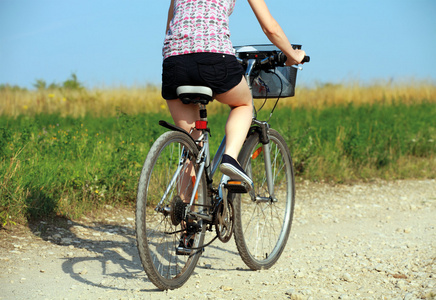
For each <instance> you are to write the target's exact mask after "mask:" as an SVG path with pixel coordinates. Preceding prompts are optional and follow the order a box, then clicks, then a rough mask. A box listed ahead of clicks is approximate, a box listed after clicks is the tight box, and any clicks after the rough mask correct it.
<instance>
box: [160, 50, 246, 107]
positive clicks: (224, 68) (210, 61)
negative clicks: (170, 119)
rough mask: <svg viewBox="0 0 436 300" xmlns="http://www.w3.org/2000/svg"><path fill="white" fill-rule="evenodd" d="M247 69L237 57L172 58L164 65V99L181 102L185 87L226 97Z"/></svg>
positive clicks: (203, 55) (200, 54)
mask: <svg viewBox="0 0 436 300" xmlns="http://www.w3.org/2000/svg"><path fill="white" fill-rule="evenodd" d="M243 74H244V68H242V66H241V64H240V63H239V62H238V61H237V60H236V57H235V56H233V55H227V54H220V53H193V54H184V55H177V56H170V57H168V58H166V59H165V60H164V61H163V64H162V97H163V98H164V99H166V100H172V99H177V98H178V97H177V93H176V89H177V87H179V86H181V85H197V86H198V85H200V86H208V87H210V88H211V89H212V91H213V92H214V93H215V94H222V93H224V92H227V91H229V90H231V89H232V88H234V87H235V86H237V85H238V84H239V83H240V82H241V80H242V76H243Z"/></svg>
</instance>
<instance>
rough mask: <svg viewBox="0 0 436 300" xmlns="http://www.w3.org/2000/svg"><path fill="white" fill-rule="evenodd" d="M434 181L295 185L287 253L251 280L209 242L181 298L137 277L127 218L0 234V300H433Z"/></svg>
mask: <svg viewBox="0 0 436 300" xmlns="http://www.w3.org/2000/svg"><path fill="white" fill-rule="evenodd" d="M435 227H436V181H435V180H421V181H415V180H407V181H394V182H382V181H377V182H375V183H370V184H367V183H365V184H363V183H361V184H355V185H336V186H331V185H326V184H314V183H308V182H303V183H299V184H298V186H297V205H296V210H295V216H294V223H293V227H292V231H291V236H290V239H289V241H288V245H287V247H286V249H285V251H284V253H283V255H282V257H281V258H280V260H279V261H278V263H277V264H276V265H275V266H274V267H273V268H271V269H270V270H264V271H258V272H253V271H250V270H248V269H247V267H246V266H245V265H244V263H243V262H242V261H241V259H240V257H239V256H238V253H237V251H236V247H235V245H234V241H233V240H232V241H230V242H229V243H227V244H222V243H220V242H215V243H214V244H212V246H210V247H208V248H207V249H206V251H205V253H204V255H203V257H202V258H200V261H199V265H198V266H197V268H196V270H195V272H194V274H193V276H192V277H191V278H190V280H189V281H188V282H187V283H186V284H185V285H184V286H183V287H182V288H180V289H178V290H175V291H167V292H161V291H158V290H157V289H156V288H155V287H154V286H153V285H152V284H151V283H150V282H149V281H148V279H147V277H146V275H145V273H144V272H143V270H142V268H141V264H140V262H139V258H138V255H137V250H136V246H135V238H134V214H133V211H119V210H118V209H115V208H112V209H110V208H108V209H107V210H106V211H105V212H103V213H102V214H101V215H100V216H99V217H95V218H93V219H87V218H84V219H82V220H81V221H59V222H57V223H56V224H55V225H54V224H49V223H45V222H39V223H38V224H35V225H34V226H32V228H31V229H28V228H15V229H14V230H13V231H6V230H2V231H0V269H1V273H0V299H100V298H101V299H162V298H166V299H407V300H409V299H436V228H435Z"/></svg>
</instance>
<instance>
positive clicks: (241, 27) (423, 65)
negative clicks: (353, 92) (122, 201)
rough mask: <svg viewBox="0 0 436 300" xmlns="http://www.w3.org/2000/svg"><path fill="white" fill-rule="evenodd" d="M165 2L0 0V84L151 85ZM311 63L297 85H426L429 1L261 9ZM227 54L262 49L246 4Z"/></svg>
mask: <svg viewBox="0 0 436 300" xmlns="http://www.w3.org/2000/svg"><path fill="white" fill-rule="evenodd" d="M169 2H170V1H169V0H125V1H121V0H117V1H114V0H61V1H59V0H0V84H2V83H3V84H4V83H9V84H13V85H19V86H22V87H27V88H32V84H33V83H35V81H36V80H37V79H43V80H45V81H46V82H47V83H52V82H56V83H61V82H63V81H64V80H66V79H67V78H68V77H69V76H70V75H71V74H72V73H73V72H74V73H76V75H77V76H78V79H79V81H81V82H82V83H84V84H85V86H87V87H105V86H114V87H117V86H128V87H129V86H143V85H146V84H147V83H157V84H158V83H159V81H160V74H161V46H162V41H163V37H164V31H165V25H166V14H167V10H168V5H169ZM267 3H268V5H269V8H270V11H271V12H272V14H273V16H274V17H275V18H276V19H277V20H278V21H279V23H280V25H281V26H282V27H283V29H284V30H285V32H286V33H287V35H288V37H289V39H290V40H291V42H293V43H297V44H302V45H303V49H305V50H306V51H307V53H308V54H309V55H310V56H311V58H312V61H311V63H309V64H307V65H305V66H304V71H303V72H300V73H299V75H298V82H299V83H303V84H307V85H310V84H311V83H316V82H321V83H327V82H332V83H336V82H347V81H357V80H358V81H360V82H363V83H372V82H374V81H377V80H391V79H393V80H394V81H405V80H409V79H410V78H414V79H417V80H421V79H423V80H432V81H433V82H435V81H436V55H435V53H436V17H435V16H436V1H435V0H352V1H351V0H342V1H335V0H332V1H326V0H303V1H294V0H268V1H267ZM230 28H231V31H232V40H233V43H234V45H244V44H263V43H269V42H268V40H267V38H266V37H265V36H264V34H263V33H262V31H261V30H260V27H259V25H258V23H257V21H256V19H255V18H254V16H253V13H252V12H251V10H250V8H249V6H248V4H247V1H245V0H238V1H237V4H236V9H235V12H234V14H233V15H232V16H231V19H230Z"/></svg>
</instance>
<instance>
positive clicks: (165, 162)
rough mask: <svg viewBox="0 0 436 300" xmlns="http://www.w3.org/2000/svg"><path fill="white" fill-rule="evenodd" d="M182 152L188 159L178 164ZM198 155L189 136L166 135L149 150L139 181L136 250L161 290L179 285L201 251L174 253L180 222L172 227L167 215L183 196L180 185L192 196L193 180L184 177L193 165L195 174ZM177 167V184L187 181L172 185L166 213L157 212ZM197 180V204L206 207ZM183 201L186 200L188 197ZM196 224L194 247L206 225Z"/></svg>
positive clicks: (203, 182)
mask: <svg viewBox="0 0 436 300" xmlns="http://www.w3.org/2000/svg"><path fill="white" fill-rule="evenodd" d="M182 149H184V150H186V152H184V153H186V156H185V157H187V159H186V158H185V159H184V161H183V163H181V158H182V156H181V153H182ZM197 155H198V148H197V146H196V145H195V143H194V142H193V140H192V139H191V138H190V137H189V136H187V135H186V134H184V133H181V132H175V131H170V132H166V133H164V134H162V135H161V136H160V137H159V138H158V139H157V140H156V141H155V143H154V144H153V146H152V147H151V149H150V151H149V153H148V155H147V158H146V160H145V163H144V166H143V168H142V172H141V175H140V178H139V183H138V193H137V201H136V238H137V247H138V252H139V257H140V259H141V262H142V266H143V268H144V271H145V273H146V274H147V276H148V278H149V279H150V281H151V282H152V283H153V284H154V285H155V286H156V287H158V288H159V289H161V290H168V289H176V288H178V287H180V286H182V285H183V284H184V283H185V282H186V281H187V280H188V279H189V277H190V276H191V274H192V272H193V271H194V269H195V266H196V264H197V262H198V259H199V257H200V255H201V252H202V251H194V250H192V251H193V253H191V255H186V256H184V255H177V254H176V248H177V247H178V245H179V240H180V235H181V233H174V232H177V231H181V230H182V227H181V226H182V222H180V223H179V224H177V222H176V224H177V225H175V224H174V223H175V221H174V214H173V218H171V212H170V213H168V208H170V207H171V201H172V200H173V199H174V197H176V196H180V195H181V194H183V193H182V192H181V191H180V188H181V186H185V187H186V189H185V190H184V191H185V192H186V191H188V192H189V190H191V194H192V187H193V184H194V180H192V178H190V176H186V174H189V175H190V174H194V173H193V172H191V171H190V170H188V168H189V166H192V165H193V167H194V169H195V171H197V169H198V165H196V163H195V159H196V158H197ZM190 161H191V162H190ZM189 162H190V163H189ZM179 165H181V166H182V171H181V172H180V173H179V175H180V176H179V177H177V179H176V180H177V181H176V182H183V179H186V181H184V183H183V184H177V183H175V184H173V187H172V188H171V190H170V191H169V193H168V197H166V198H165V199H164V202H163V203H162V205H163V206H161V207H166V208H167V211H164V212H158V211H156V210H155V207H156V205H157V203H159V201H161V198H162V196H163V195H164V193H165V190H166V189H167V187H168V186H169V184H170V181H171V178H172V177H173V175H174V174H175V170H176V169H177V167H178V166H179ZM195 174H196V172H195ZM200 180H201V181H200V183H199V187H198V190H197V194H196V198H197V200H196V203H197V204H205V203H206V201H207V200H206V195H207V193H206V177H205V175H204V176H202V178H201V179H200ZM186 198H188V201H189V200H190V195H187V196H186ZM194 208H196V209H197V210H198V209H203V208H202V207H201V206H194ZM179 210H180V209H179ZM181 210H182V211H184V210H183V209H181ZM174 211H175V210H174ZM176 219H177V218H176ZM198 224H199V225H200V226H201V230H200V232H199V233H196V235H195V239H194V244H193V248H197V247H199V246H200V245H203V241H204V233H205V230H206V226H202V225H203V224H202V223H201V221H198Z"/></svg>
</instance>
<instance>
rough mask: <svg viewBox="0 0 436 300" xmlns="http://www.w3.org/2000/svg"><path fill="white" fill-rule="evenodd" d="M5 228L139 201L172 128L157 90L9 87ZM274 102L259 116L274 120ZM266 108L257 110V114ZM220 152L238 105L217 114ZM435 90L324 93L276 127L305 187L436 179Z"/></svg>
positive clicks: (1, 128) (2, 97) (3, 136)
mask: <svg viewBox="0 0 436 300" xmlns="http://www.w3.org/2000/svg"><path fill="white" fill-rule="evenodd" d="M0 104H1V105H0V222H1V223H0V225H3V226H5V225H6V224H13V223H24V222H26V220H28V219H35V218H36V219H39V218H44V217H51V216H65V217H71V218H75V217H79V216H80V215H82V214H83V213H89V212H90V211H92V210H94V209H97V208H98V207H100V206H103V205H108V204H109V205H121V204H123V205H124V204H129V203H132V204H133V203H134V201H135V196H136V184H137V179H138V176H139V172H140V170H141V168H142V164H143V162H144V159H145V157H146V155H147V152H148V150H149V148H150V146H151V144H152V143H153V142H154V140H155V139H156V138H157V137H158V136H159V135H160V134H161V133H162V132H164V131H165V129H164V128H162V127H160V126H159V125H158V121H159V120H160V119H165V120H168V121H170V120H171V118H170V116H169V115H168V113H167V111H166V106H165V103H164V101H163V100H161V98H160V94H159V89H158V88H157V87H155V86H147V87H144V88H130V89H127V88H113V89H109V88H107V89H93V90H87V89H85V88H75V89H67V88H60V87H58V88H52V89H50V88H45V89H39V90H36V91H27V90H22V89H19V88H13V87H9V86H2V87H1V88H0ZM273 104H274V102H273V101H269V102H268V103H267V105H266V109H265V110H263V111H262V112H261V113H260V116H261V117H262V118H267V117H268V116H269V113H268V112H269V111H268V108H271V107H272V105H273ZM259 105H260V103H257V106H259ZM209 112H210V114H209V115H210V127H211V128H212V145H213V147H212V151H214V150H215V149H216V147H217V146H218V144H219V142H220V140H221V138H222V136H223V131H224V130H223V128H224V124H225V122H226V118H227V113H228V108H226V107H224V106H222V105H219V104H218V103H212V104H211V106H210V109H209ZM434 116H436V86H435V85H433V84H430V83H426V82H418V83H413V82H412V83H408V85H405V84H404V85H401V84H396V85H394V84H390V83H388V82H386V83H379V84H374V85H368V86H361V85H358V84H351V83H350V84H343V85H329V84H327V85H320V86H317V87H313V88H301V89H298V90H297V96H296V97H294V98H289V99H282V100H281V101H280V102H279V106H278V108H277V109H276V111H275V113H274V115H273V117H272V120H271V124H272V126H273V128H275V129H277V130H278V131H279V132H281V133H282V134H283V135H284V136H285V137H286V139H287V142H288V144H289V146H290V148H291V153H292V155H293V159H294V165H295V169H296V173H297V180H314V181H321V180H324V181H330V182H336V183H347V182H352V181H355V180H372V179H374V178H383V179H398V178H435V175H436V159H435V149H436V146H435V142H434V140H435V138H436V126H435V121H434V119H435V118H434Z"/></svg>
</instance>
